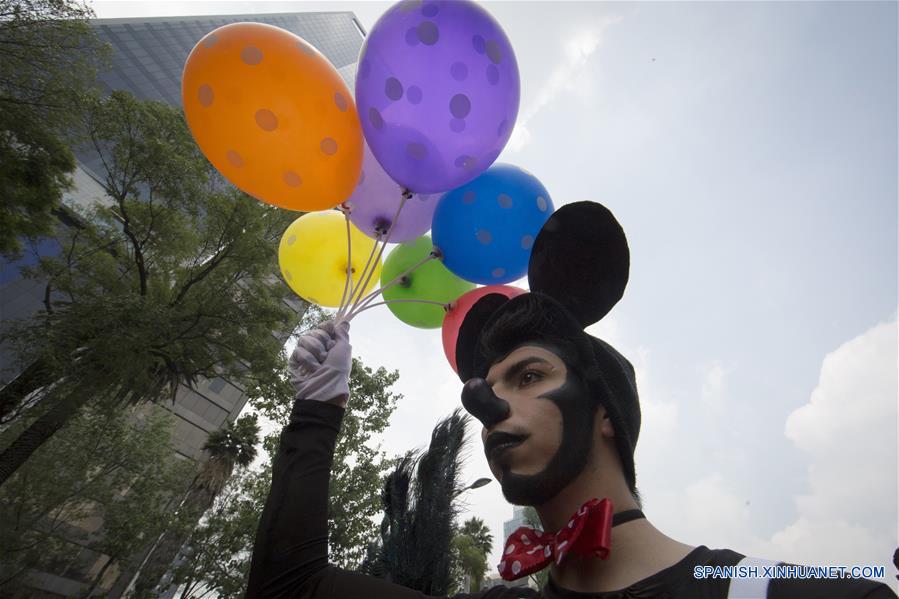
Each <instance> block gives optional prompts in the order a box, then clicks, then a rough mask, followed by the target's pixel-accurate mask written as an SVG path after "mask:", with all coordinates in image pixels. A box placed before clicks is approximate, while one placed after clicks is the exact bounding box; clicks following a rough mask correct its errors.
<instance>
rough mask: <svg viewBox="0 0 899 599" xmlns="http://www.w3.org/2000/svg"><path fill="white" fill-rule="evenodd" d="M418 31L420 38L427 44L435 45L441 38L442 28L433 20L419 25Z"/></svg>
mask: <svg viewBox="0 0 899 599" xmlns="http://www.w3.org/2000/svg"><path fill="white" fill-rule="evenodd" d="M416 33H417V34H418V40H419V41H420V42H421V43H423V44H425V45H427V46H433V45H434V44H436V43H437V40H439V39H440V30H439V29H438V28H437V25H436V23H434V22H433V21H424V22H423V23H422V24H421V25H419V26H418V29H416Z"/></svg>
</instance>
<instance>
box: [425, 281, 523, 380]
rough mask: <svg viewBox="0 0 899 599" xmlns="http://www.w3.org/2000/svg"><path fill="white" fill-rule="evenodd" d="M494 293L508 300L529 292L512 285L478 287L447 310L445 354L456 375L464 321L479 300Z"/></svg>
mask: <svg viewBox="0 0 899 599" xmlns="http://www.w3.org/2000/svg"><path fill="white" fill-rule="evenodd" d="M493 293H498V294H499V295H504V296H506V297H507V298H509V299H512V298H513V297H515V296H517V295H521V294H522V293H527V290H526V289H521V288H519V287H512V286H511V285H487V286H485V287H478V288H477V289H472V290H471V291H469V292H468V293H465V294H464V295H461V296H459V299H457V300H456V301H454V302H453V303H452V304H451V305H450V309H449V310H447V312H446V316H444V317H443V352H444V353H445V354H446V359H447V360H449V363H450V366H452V368H453V370H454V371H455V372H456V374H458V373H459V368H458V367H457V366H456V341H457V340H458V338H459V328H460V327H461V326H462V321H463V320H465V316H466V315H467V314H468V311H469V310H471V307H472V306H474V305H475V303H476V302H477V301H478V300H479V299H481V298H482V297H484V296H485V295H491V294H493Z"/></svg>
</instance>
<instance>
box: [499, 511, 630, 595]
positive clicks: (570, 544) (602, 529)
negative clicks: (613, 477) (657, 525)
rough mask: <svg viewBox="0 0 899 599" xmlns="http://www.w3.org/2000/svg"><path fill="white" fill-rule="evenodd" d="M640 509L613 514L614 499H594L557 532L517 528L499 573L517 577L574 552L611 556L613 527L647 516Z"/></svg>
mask: <svg viewBox="0 0 899 599" xmlns="http://www.w3.org/2000/svg"><path fill="white" fill-rule="evenodd" d="M643 517H644V516H643V512H641V511H640V510H627V511H625V512H621V513H618V514H615V515H614V516H612V501H611V500H610V499H603V500H599V499H591V500H590V501H588V502H587V503H585V504H584V505H582V506H581V507H580V509H578V511H577V512H575V513H574V514H573V515H572V516H571V519H570V520H569V521H568V524H567V525H566V526H563V527H562V530H560V531H559V532H557V533H556V534H552V533H546V532H542V531H538V530H534V529H533V528H529V527H527V526H522V527H520V528H518V529H516V530H515V532H513V533H512V534H511V535H510V536H509V538H508V539H507V540H506V546H505V549H504V551H503V560H502V561H501V562H500V564H499V566H498V568H499V575H500V576H502V577H503V578H504V579H505V580H516V579H518V578H523V577H524V576H527V575H528V574H533V573H534V572H537V571H539V570H542V569H543V568H545V567H546V566H548V565H549V564H550V563H552V562H553V560H555V562H556V565H559V564H561V563H562V561H563V560H564V559H565V556H567V555H568V554H570V553H576V554H578V555H592V556H596V557H598V558H600V559H606V558H608V557H609V551H610V545H611V542H612V541H611V537H612V527H613V526H615V525H618V524H623V523H625V522H629V521H631V520H634V519H636V518H643Z"/></svg>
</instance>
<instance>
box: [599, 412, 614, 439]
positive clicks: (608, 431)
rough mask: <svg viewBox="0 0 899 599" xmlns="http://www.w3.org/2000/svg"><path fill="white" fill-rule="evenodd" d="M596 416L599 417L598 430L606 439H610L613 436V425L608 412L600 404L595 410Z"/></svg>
mask: <svg viewBox="0 0 899 599" xmlns="http://www.w3.org/2000/svg"><path fill="white" fill-rule="evenodd" d="M596 417H597V418H599V423H598V424H599V432H600V434H601V435H602V436H603V437H605V438H606V439H612V438H614V437H615V427H613V426H612V419H611V418H609V413H608V412H606V409H605V408H604V407H602V406H599V409H598V410H596Z"/></svg>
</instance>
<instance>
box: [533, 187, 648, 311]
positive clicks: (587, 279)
mask: <svg viewBox="0 0 899 599" xmlns="http://www.w3.org/2000/svg"><path fill="white" fill-rule="evenodd" d="M629 270H630V251H629V250H628V247H627V238H626V237H625V235H624V230H623V229H622V228H621V225H620V224H618V221H617V220H615V217H614V216H613V215H612V213H611V212H610V211H609V209H608V208H606V207H605V206H603V205H602V204H598V203H596V202H575V203H573V204H566V205H565V206H562V207H561V208H559V209H558V210H556V211H555V212H554V213H553V214H552V216H550V217H549V220H547V221H546V223H544V225H543V228H542V229H540V233H539V234H538V235H537V239H535V240H534V247H533V249H532V250H531V259H530V263H529V265H528V282H529V283H530V287H531V291H539V292H540V293H544V294H546V295H549V296H551V297H552V298H553V299H555V300H557V301H558V302H559V303H561V304H562V305H564V306H565V307H566V308H567V309H568V310H569V311H570V312H571V313H572V315H574V317H575V318H576V319H577V320H578V322H579V323H580V324H581V326H583V327H587V326H589V325H591V324H593V323H595V322H597V321H599V320H600V319H601V318H602V317H603V316H605V315H606V314H608V312H609V310H611V309H612V307H613V306H614V305H615V304H616V303H618V300H620V299H621V296H622V295H624V288H625V287H627V279H628V272H629Z"/></svg>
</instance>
